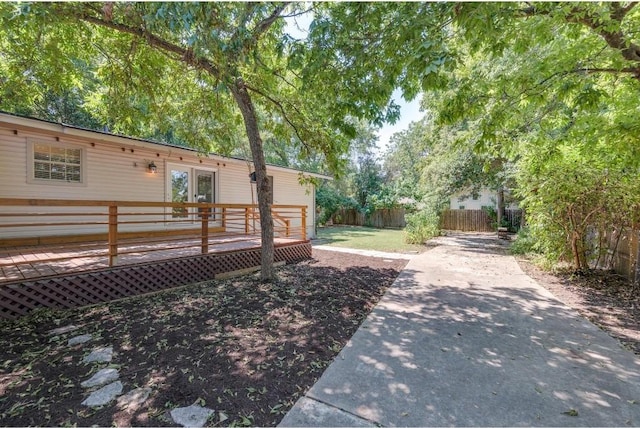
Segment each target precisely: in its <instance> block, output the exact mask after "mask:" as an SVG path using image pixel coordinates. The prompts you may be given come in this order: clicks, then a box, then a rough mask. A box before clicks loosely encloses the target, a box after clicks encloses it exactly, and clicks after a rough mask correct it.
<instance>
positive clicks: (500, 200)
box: [497, 186, 504, 227]
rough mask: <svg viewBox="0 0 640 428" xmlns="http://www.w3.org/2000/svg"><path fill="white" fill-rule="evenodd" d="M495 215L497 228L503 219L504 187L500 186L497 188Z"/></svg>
mask: <svg viewBox="0 0 640 428" xmlns="http://www.w3.org/2000/svg"><path fill="white" fill-rule="evenodd" d="M497 214H498V218H497V221H498V226H497V227H502V219H503V218H504V187H502V186H500V187H499V188H498V210H497Z"/></svg>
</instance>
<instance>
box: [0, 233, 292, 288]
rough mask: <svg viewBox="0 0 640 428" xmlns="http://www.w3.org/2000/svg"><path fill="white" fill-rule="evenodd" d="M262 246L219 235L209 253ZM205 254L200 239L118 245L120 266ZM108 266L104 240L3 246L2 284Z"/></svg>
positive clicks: (286, 241) (0, 261)
mask: <svg viewBox="0 0 640 428" xmlns="http://www.w3.org/2000/svg"><path fill="white" fill-rule="evenodd" d="M299 241H300V240H299V239H287V238H276V239H275V245H285V244H289V243H295V242H299ZM255 248H260V238H259V237H256V236H242V237H239V236H230V237H216V238H213V239H210V240H209V251H208V253H209V254H216V253H226V252H230V251H240V250H247V249H255ZM201 253H202V242H201V239H200V238H195V239H181V240H176V241H173V242H172V243H171V245H168V244H167V242H166V241H161V242H157V243H140V242H133V243H130V244H128V243H126V242H121V243H120V246H119V254H120V255H119V256H118V266H125V265H134V264H139V263H147V262H153V261H161V260H170V259H176V258H180V257H188V256H195V255H199V254H201ZM108 267H109V254H108V253H107V252H106V251H105V243H104V242H87V243H78V244H73V245H71V244H69V245H65V246H60V245H57V246H25V247H15V248H1V249H0V285H2V284H5V283H13V282H22V281H24V280H28V279H34V278H39V277H44V276H51V275H67V274H70V273H79V272H87V271H92V270H96V269H103V268H108Z"/></svg>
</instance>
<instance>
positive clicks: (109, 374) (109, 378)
mask: <svg viewBox="0 0 640 428" xmlns="http://www.w3.org/2000/svg"><path fill="white" fill-rule="evenodd" d="M119 377H120V374H119V373H118V370H116V369H102V370H98V372H97V373H96V374H94V375H93V376H91V378H90V379H87V380H85V381H84V382H82V383H81V384H80V385H81V386H82V387H83V388H93V387H94V386H102V385H104V384H106V383H109V382H113V381H114V380H118V378H119Z"/></svg>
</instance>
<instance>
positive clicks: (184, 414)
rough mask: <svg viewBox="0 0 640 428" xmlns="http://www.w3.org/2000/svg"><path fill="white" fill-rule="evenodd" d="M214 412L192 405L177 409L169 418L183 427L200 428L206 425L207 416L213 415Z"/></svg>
mask: <svg viewBox="0 0 640 428" xmlns="http://www.w3.org/2000/svg"><path fill="white" fill-rule="evenodd" d="M213 413H214V411H213V410H211V409H207V408H206V407H201V406H198V405H196V404H192V405H190V406H189V407H177V408H175V409H173V410H172V411H171V418H172V419H173V421H174V422H175V423H177V424H179V425H182V426H183V427H194V428H200V427H203V426H204V424H205V423H207V419H209V416H211V415H213Z"/></svg>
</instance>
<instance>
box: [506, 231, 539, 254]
mask: <svg viewBox="0 0 640 428" xmlns="http://www.w3.org/2000/svg"><path fill="white" fill-rule="evenodd" d="M509 251H510V252H511V254H531V253H538V252H539V248H538V246H537V244H536V239H535V238H534V237H533V236H531V232H530V231H529V228H528V227H523V228H521V229H520V230H519V231H518V234H517V235H516V239H515V240H514V241H513V243H512V244H511V247H510V248H509Z"/></svg>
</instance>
